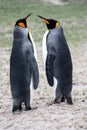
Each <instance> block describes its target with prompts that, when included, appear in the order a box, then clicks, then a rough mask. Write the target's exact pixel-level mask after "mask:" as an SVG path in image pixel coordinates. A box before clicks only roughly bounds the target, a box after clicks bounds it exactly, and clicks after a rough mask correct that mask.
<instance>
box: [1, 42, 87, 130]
mask: <svg viewBox="0 0 87 130" xmlns="http://www.w3.org/2000/svg"><path fill="white" fill-rule="evenodd" d="M86 48H87V44H85V45H83V47H82V46H79V48H78V49H74V48H72V49H71V53H72V59H73V71H74V73H73V91H72V97H73V102H74V105H72V106H70V105H67V103H61V104H53V105H49V104H50V103H51V102H52V101H53V99H54V98H53V88H51V87H49V85H48V84H47V81H46V78H45V73H44V67H43V62H42V56H41V47H39V48H38V49H37V51H38V57H39V58H38V63H39V69H40V84H39V87H38V89H37V90H36V91H34V94H33V100H32V108H35V109H34V110H31V111H24V110H23V111H22V112H21V113H19V112H18V113H16V114H15V115H13V114H12V112H11V109H12V97H11V93H10V85H9V57H10V51H11V49H9V48H7V49H4V48H0V130H41V129H43V130H87V49H86Z"/></svg>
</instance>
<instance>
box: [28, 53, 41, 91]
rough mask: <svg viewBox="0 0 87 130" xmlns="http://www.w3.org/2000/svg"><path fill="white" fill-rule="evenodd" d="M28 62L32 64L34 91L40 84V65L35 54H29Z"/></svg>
mask: <svg viewBox="0 0 87 130" xmlns="http://www.w3.org/2000/svg"><path fill="white" fill-rule="evenodd" d="M28 61H29V64H30V68H31V72H32V77H33V87H34V89H37V87H38V84H39V70H38V64H37V62H36V59H35V57H34V53H32V52H28Z"/></svg>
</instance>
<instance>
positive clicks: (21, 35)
mask: <svg viewBox="0 0 87 130" xmlns="http://www.w3.org/2000/svg"><path fill="white" fill-rule="evenodd" d="M13 37H14V39H17V40H18V39H22V40H23V39H24V40H25V39H27V38H28V28H21V27H19V26H15V28H14V33H13Z"/></svg>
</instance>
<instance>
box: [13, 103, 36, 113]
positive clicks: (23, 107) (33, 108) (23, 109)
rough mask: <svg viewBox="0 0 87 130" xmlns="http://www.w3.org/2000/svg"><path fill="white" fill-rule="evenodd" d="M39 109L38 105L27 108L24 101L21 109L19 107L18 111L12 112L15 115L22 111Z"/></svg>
mask: <svg viewBox="0 0 87 130" xmlns="http://www.w3.org/2000/svg"><path fill="white" fill-rule="evenodd" d="M37 109H38V107H37V106H35V107H31V109H26V108H25V105H24V103H22V108H21V110H19V109H18V110H16V111H14V112H12V113H13V115H20V114H21V113H22V112H32V111H34V110H37Z"/></svg>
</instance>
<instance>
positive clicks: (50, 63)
mask: <svg viewBox="0 0 87 130" xmlns="http://www.w3.org/2000/svg"><path fill="white" fill-rule="evenodd" d="M54 61H55V55H54V54H50V55H49V54H48V55H47V59H46V76H47V81H48V83H49V85H50V86H53V85H54V79H53V69H54Z"/></svg>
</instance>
